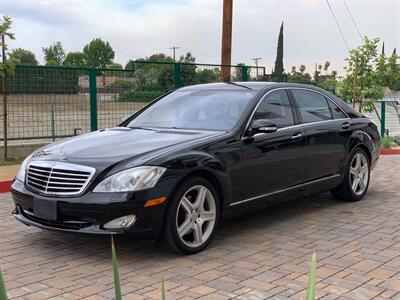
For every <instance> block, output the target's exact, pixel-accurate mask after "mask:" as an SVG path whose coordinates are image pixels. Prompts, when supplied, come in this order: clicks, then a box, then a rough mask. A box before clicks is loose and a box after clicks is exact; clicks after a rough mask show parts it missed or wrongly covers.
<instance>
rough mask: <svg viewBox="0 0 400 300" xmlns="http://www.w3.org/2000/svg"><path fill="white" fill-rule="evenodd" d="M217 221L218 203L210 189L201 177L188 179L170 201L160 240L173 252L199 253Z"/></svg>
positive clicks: (212, 190) (214, 228)
mask: <svg viewBox="0 0 400 300" xmlns="http://www.w3.org/2000/svg"><path fill="white" fill-rule="evenodd" d="M218 221H219V200H218V195H217V193H216V192H215V189H214V187H213V186H212V185H211V184H210V183H209V182H208V181H207V180H205V179H203V178H201V177H194V178H190V179H188V180H186V181H184V182H183V183H182V184H181V185H180V186H179V187H178V188H177V190H176V191H175V193H174V195H173V196H172V198H171V200H170V203H169V206H168V208H167V212H166V215H165V222H164V228H163V232H162V236H161V241H162V243H163V244H164V245H165V246H166V247H167V248H168V249H170V250H173V251H175V252H181V253H185V254H193V253H197V252H200V251H202V250H203V249H204V248H205V247H207V245H208V244H209V243H210V241H211V239H212V238H213V237H214V233H215V230H216V227H217V224H218Z"/></svg>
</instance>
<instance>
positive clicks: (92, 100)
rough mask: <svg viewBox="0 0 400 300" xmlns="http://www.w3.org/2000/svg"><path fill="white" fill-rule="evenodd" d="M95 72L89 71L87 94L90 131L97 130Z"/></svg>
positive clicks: (93, 70)
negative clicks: (88, 97) (88, 95)
mask: <svg viewBox="0 0 400 300" xmlns="http://www.w3.org/2000/svg"><path fill="white" fill-rule="evenodd" d="M96 75H97V70H95V69H90V70H89V94H90V130H91V131H96V130H97V87H96Z"/></svg>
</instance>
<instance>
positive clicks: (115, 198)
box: [11, 180, 167, 239]
mask: <svg viewBox="0 0 400 300" xmlns="http://www.w3.org/2000/svg"><path fill="white" fill-rule="evenodd" d="M11 194H12V197H13V200H14V203H15V208H14V210H13V215H14V217H15V218H16V219H17V220H18V221H20V222H21V223H24V224H26V225H32V226H36V227H39V228H42V229H50V230H61V231H68V232H81V233H92V234H121V233H129V234H132V235H134V236H135V237H138V238H141V239H153V238H156V237H157V236H158V234H159V232H160V230H161V227H162V223H163V216H164V212H165V207H166V203H163V204H160V205H157V206H152V207H144V204H145V203H146V202H147V201H148V200H151V199H155V198H160V197H165V196H166V194H167V190H166V187H164V188H163V187H161V188H153V189H149V190H143V191H138V192H127V193H92V192H91V191H88V192H86V193H84V194H83V195H80V196H77V197H54V196H44V195H40V194H37V193H34V192H32V191H30V190H28V189H27V188H26V187H25V185H24V183H23V182H20V181H18V180H15V181H14V182H13V184H12V186H11ZM33 201H52V202H56V203H55V205H56V210H57V214H56V219H46V218H43V217H38V216H36V215H35V212H34V210H33ZM130 214H135V215H136V218H137V219H136V222H135V223H134V224H133V225H132V226H131V227H130V228H126V229H114V230H107V229H105V228H103V225H104V224H106V223H107V222H109V221H111V220H114V219H116V218H119V217H122V216H126V215H130Z"/></svg>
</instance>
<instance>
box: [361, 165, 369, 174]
mask: <svg viewBox="0 0 400 300" xmlns="http://www.w3.org/2000/svg"><path fill="white" fill-rule="evenodd" d="M360 173H361V174H363V175H365V174H367V173H368V165H364V166H362V167H361V169H360Z"/></svg>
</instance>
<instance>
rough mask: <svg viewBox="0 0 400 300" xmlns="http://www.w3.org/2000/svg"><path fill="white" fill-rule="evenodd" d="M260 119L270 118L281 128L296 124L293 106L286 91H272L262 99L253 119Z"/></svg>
mask: <svg viewBox="0 0 400 300" xmlns="http://www.w3.org/2000/svg"><path fill="white" fill-rule="evenodd" d="M259 119H269V120H271V121H272V122H274V123H275V124H276V125H277V126H278V127H279V128H282V127H285V126H290V125H293V124H294V120H293V112H292V107H291V106H290V101H289V98H288V96H287V94H286V91H284V90H279V91H275V92H271V93H270V94H268V95H267V96H266V97H265V98H264V99H263V100H262V102H261V103H260V105H259V106H258V108H257V110H256V112H255V113H254V117H253V120H259Z"/></svg>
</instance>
